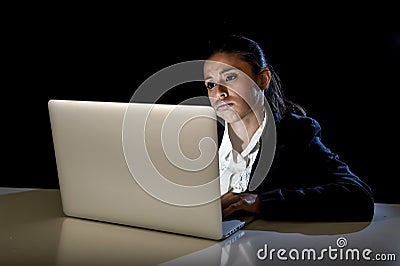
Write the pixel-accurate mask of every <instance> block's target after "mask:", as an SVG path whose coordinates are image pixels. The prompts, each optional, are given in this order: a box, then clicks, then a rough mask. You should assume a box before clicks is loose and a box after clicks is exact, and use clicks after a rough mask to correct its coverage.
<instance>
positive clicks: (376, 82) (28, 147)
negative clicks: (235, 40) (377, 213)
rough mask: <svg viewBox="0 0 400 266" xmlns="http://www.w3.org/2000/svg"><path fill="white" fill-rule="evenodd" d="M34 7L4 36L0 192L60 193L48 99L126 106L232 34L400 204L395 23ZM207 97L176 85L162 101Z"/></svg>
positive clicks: (381, 193) (332, 143) (381, 196)
mask: <svg viewBox="0 0 400 266" xmlns="http://www.w3.org/2000/svg"><path fill="white" fill-rule="evenodd" d="M31 8H33V7H26V6H25V7H24V8H18V9H12V10H10V13H11V15H10V16H9V18H8V19H7V21H6V23H5V31H4V32H3V38H2V39H3V45H4V44H5V45H6V47H7V48H6V49H3V55H4V58H5V59H6V60H5V61H4V62H5V63H3V65H5V66H6V70H4V72H3V76H4V77H5V78H4V79H3V82H2V83H3V86H2V88H3V104H2V131H3V134H2V135H3V138H2V139H3V149H2V150H3V155H4V156H3V158H4V157H5V158H6V159H5V160H3V166H5V170H4V171H3V174H2V178H1V182H0V186H10V187H40V188H58V179H57V170H56V163H55V158H54V150H53V144H52V138H51V130H50V122H49V116H48V109H47V102H48V100H50V99H74V100H98V101H120V102H128V101H129V100H130V98H131V96H132V94H133V92H134V91H135V89H136V88H137V87H138V86H139V85H140V84H141V83H142V82H144V81H145V79H147V78H148V77H149V76H150V75H152V74H154V73H155V72H157V71H159V70H161V69H162V68H164V67H168V66H170V65H171V64H174V63H179V62H183V61H186V60H197V59H204V58H202V57H201V56H202V47H203V46H204V45H205V44H206V43H207V40H208V38H209V37H210V36H212V35H215V34H220V33H224V32H235V33H242V34H245V35H247V36H249V37H251V38H254V39H256V40H257V41H259V43H260V44H261V45H262V46H263V48H264V49H265V52H266V55H267V58H268V59H269V61H270V63H271V64H272V65H273V66H274V68H275V70H276V71H277V72H278V74H279V75H280V77H281V79H282V84H283V89H284V91H285V94H286V96H288V97H289V98H291V99H292V100H294V101H295V102H297V103H299V104H301V105H302V106H303V107H305V109H306V110H307V111H308V114H309V115H310V116H313V117H315V118H316V119H317V120H318V121H319V123H320V124H321V126H322V140H323V142H324V143H325V144H326V145H327V146H328V147H330V148H331V150H333V151H334V152H337V153H338V154H339V155H340V157H341V158H342V160H344V161H345V162H347V163H348V164H349V165H350V168H351V169H352V170H353V172H355V173H356V174H358V175H359V176H360V177H361V178H362V179H364V180H365V181H367V182H368V183H369V184H370V185H371V187H372V189H373V191H374V194H375V198H376V201H377V202H387V203H400V197H399V192H398V189H397V187H396V183H398V181H397V179H398V178H399V174H398V171H397V169H398V165H399V164H398V162H397V159H398V154H397V147H398V145H397V138H398V129H397V128H398V126H397V123H398V106H399V105H398V104H397V91H399V89H400V82H399V80H398V78H399V73H400V72H399V58H400V52H399V51H400V48H399V47H400V33H399V31H396V30H393V27H392V26H397V25H398V22H397V25H396V24H395V23H396V22H392V21H390V22H388V23H385V24H383V23H381V24H376V23H375V19H374V18H375V16H376V14H374V15H371V16H370V15H364V16H358V15H359V14H355V13H350V14H348V13H343V14H342V13H338V12H335V13H334V14H333V15H330V16H327V15H326V14H318V15H316V14H315V13H314V12H309V13H307V14H304V13H301V15H298V16H287V17H284V16H282V17H281V16H277V17H276V18H272V17H271V16H270V15H268V14H270V13H266V14H265V15H264V16H261V17H262V18H260V16H255V14H247V15H246V16H244V15H241V16H238V15H237V14H236V15H235V16H233V15H232V13H228V14H227V15H221V14H219V13H218V12H211V11H210V10H208V9H207V8H204V9H202V12H200V14H199V15H195V14H192V13H187V12H186V13H184V12H182V13H180V12H177V14H174V15H172V14H170V13H168V15H165V13H164V15H162V16H160V15H156V14H155V13H152V12H148V13H144V12H143V11H142V10H141V9H138V8H137V9H134V8H133V9H132V8H131V9H129V10H125V12H119V10H115V9H112V10H109V9H108V7H107V6H103V7H102V8H101V9H98V8H95V7H85V8H83V7H46V8H47V9H46V8H44V7H43V9H42V8H41V7H37V6H36V7H35V8H34V9H33V11H34V12H31V11H32V10H31ZM49 8H50V9H49ZM239 9H240V8H239ZM256 9H257V8H256ZM121 11H124V7H121ZM126 11H128V12H126ZM255 11H257V10H255V9H253V12H255ZM283 13H284V12H283ZM361 14H362V13H361ZM380 15H381V16H384V17H385V16H386V17H390V15H389V14H386V13H381V14H380ZM257 17H258V18H259V19H255V18H257ZM393 21H395V20H393ZM202 93H205V91H203V88H202V87H200V88H199V90H198V91H195V90H193V91H185V90H175V91H172V92H170V93H169V94H168V95H167V97H166V98H165V99H164V100H165V101H166V102H171V103H174V102H177V101H180V100H183V99H185V98H186V97H190V96H193V95H199V94H202ZM10 106H11V107H10Z"/></svg>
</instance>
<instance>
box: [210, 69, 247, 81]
mask: <svg viewBox="0 0 400 266" xmlns="http://www.w3.org/2000/svg"><path fill="white" fill-rule="evenodd" d="M232 70H240V69H238V68H236V67H230V68H227V69H224V70H222V71H221V72H219V75H220V76H221V75H223V74H225V73H226V72H229V71H232ZM211 78H212V77H211V76H208V77H206V78H204V80H207V79H211Z"/></svg>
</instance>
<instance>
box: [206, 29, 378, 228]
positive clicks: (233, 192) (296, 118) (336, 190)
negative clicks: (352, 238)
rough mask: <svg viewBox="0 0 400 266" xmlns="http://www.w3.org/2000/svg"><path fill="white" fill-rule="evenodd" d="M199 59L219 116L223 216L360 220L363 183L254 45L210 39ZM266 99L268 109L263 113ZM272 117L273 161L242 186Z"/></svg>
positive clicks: (368, 210) (369, 209)
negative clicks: (289, 94)
mask: <svg viewBox="0 0 400 266" xmlns="http://www.w3.org/2000/svg"><path fill="white" fill-rule="evenodd" d="M211 48H212V49H211V52H210V54H209V56H208V58H207V60H206V61H205V64H204V70H203V71H204V80H205V85H206V88H207V90H208V96H209V99H210V102H211V105H212V106H213V107H214V108H215V110H216V113H217V115H218V117H220V118H222V119H223V120H224V125H225V126H224V127H222V128H221V131H220V132H219V136H220V144H219V145H220V146H219V159H220V177H221V179H220V180H221V195H222V197H221V198H222V210H223V216H224V217H225V218H226V217H229V216H232V215H237V214H241V215H242V214H251V215H257V216H259V217H262V218H265V219H280V220H309V221H311V220H319V221H367V220H371V219H372V217H373V214H374V200H373V196H372V192H371V189H370V187H369V186H368V185H367V184H366V183H365V182H363V181H362V180H361V179H360V178H359V177H358V176H356V175H355V174H354V173H353V172H352V171H351V170H350V169H349V166H348V165H347V164H346V163H345V162H343V161H341V160H340V159H339V156H338V155H337V154H336V153H334V152H332V151H331V150H330V149H329V148H327V147H326V146H325V145H324V144H323V143H322V141H321V127H320V125H319V123H318V122H317V121H316V120H315V119H313V118H311V117H308V116H307V115H306V113H305V111H304V110H303V109H302V108H301V107H300V106H298V105H296V104H294V103H293V102H291V101H289V100H287V99H285V98H284V96H283V93H282V91H281V88H280V82H279V78H278V76H277V75H276V73H275V72H274V70H273V68H272V67H271V65H269V64H268V62H267V60H266V58H265V55H264V52H263V50H262V49H261V47H260V45H259V44H258V43H256V42H255V41H254V40H251V39H249V38H246V37H244V36H236V35H230V36H227V37H226V36H225V37H224V38H222V39H221V40H219V41H216V42H214V43H212V47H211ZM265 104H269V107H270V110H271V111H272V112H271V113H272V114H273V115H272V116H269V115H267V114H268V112H266V108H265ZM272 122H274V123H275V126H276V146H275V148H276V149H275V153H274V156H273V161H272V163H271V165H270V168H269V171H267V173H266V176H265V177H264V179H263V181H262V183H261V184H260V185H259V186H257V188H256V189H255V190H252V191H250V190H249V183H250V182H251V180H252V178H254V176H253V174H254V169H255V168H256V166H257V164H267V163H268V162H265V161H260V149H261V148H260V147H262V145H265V144H266V143H268V141H270V140H269V139H268V134H265V128H266V125H267V124H268V123H272Z"/></svg>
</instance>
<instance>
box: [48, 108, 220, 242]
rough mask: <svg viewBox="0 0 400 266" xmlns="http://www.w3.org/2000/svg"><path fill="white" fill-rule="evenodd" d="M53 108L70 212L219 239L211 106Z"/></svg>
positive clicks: (65, 207)
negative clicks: (176, 145)
mask: <svg viewBox="0 0 400 266" xmlns="http://www.w3.org/2000/svg"><path fill="white" fill-rule="evenodd" d="M48 107H49V114H50V122H51V128H52V135H53V143H54V151H55V156H56V162H57V171H58V177H59V183H60V191H61V198H62V204H63V210H64V213H65V214H66V215H69V216H74V217H80V218H88V219H94V220H100V221H106V222H112V223H118V224H125V225H131V226H137V227H143V228H149V229H156V230H162V231H167V232H174V233H180V234H186V235H192V236H198V237H205V238H211V239H220V238H221V237H222V226H221V222H222V218H221V206H220V200H219V195H220V186H219V179H218V175H219V168H218V156H217V147H216V146H212V144H211V143H212V142H213V143H214V144H213V145H216V143H217V130H216V122H215V111H214V110H213V109H212V108H211V107H208V106H195V105H190V106H189V105H154V104H141V103H116V102H91V101H72V100H50V101H49V103H48ZM182 122H184V123H182ZM176 132H179V134H178V135H176ZM172 133H174V134H175V135H174V134H172ZM171 134H172V135H171ZM177 136H178V137H177ZM175 144H178V147H179V150H177V149H175V148H176V147H175V146H174V145H175ZM199 144H200V145H199ZM178 152H179V153H180V154H178ZM143 153H145V154H143ZM176 158H179V159H178V160H175V159H176ZM198 158H203V161H201V160H197V161H196V159H198ZM204 158H205V159H204ZM210 158H211V159H210ZM185 160H187V162H188V163H187V164H186V166H185ZM183 166H185V167H183ZM161 178H162V179H161ZM160 180H162V181H160ZM157 184H158V186H156V187H155V185H157Z"/></svg>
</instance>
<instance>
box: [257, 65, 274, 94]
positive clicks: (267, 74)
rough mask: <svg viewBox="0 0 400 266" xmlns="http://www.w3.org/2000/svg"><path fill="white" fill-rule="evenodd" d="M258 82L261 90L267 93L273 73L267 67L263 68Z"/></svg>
mask: <svg viewBox="0 0 400 266" xmlns="http://www.w3.org/2000/svg"><path fill="white" fill-rule="evenodd" d="M257 81H258V82H257V83H258V86H259V87H260V89H261V90H263V91H265V90H266V89H268V85H269V82H270V81H271V71H270V70H269V69H268V68H266V67H264V68H262V69H261V71H260V72H259V73H258V78H257Z"/></svg>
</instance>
